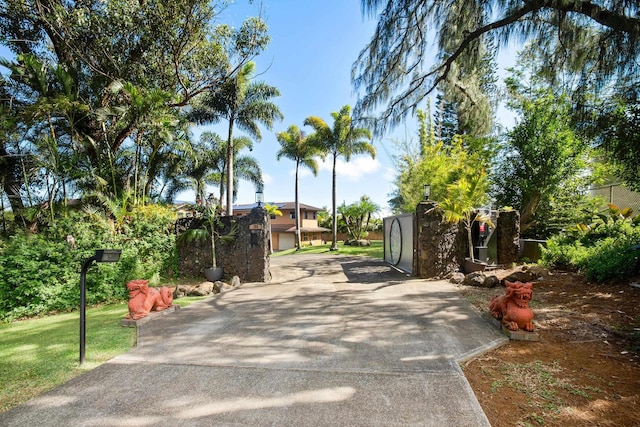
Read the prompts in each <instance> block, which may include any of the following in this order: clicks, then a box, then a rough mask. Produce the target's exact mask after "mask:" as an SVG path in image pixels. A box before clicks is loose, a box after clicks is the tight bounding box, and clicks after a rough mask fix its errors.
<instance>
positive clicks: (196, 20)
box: [0, 0, 269, 208]
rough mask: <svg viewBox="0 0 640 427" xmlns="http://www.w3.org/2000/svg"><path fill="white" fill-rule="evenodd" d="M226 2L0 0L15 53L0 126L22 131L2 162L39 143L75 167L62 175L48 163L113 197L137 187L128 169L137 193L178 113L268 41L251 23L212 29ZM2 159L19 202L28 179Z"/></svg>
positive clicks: (175, 132) (4, 31)
mask: <svg viewBox="0 0 640 427" xmlns="http://www.w3.org/2000/svg"><path fill="white" fill-rule="evenodd" d="M226 6H227V2H226V1H224V0H213V1H210V0H178V1H175V0H171V1H169V0H148V1H138V0H110V1H101V0H83V1H65V0H7V1H4V2H2V3H1V4H0V43H2V44H3V45H4V46H6V47H7V48H9V49H10V50H11V51H12V53H13V54H14V55H15V56H14V58H12V59H5V60H3V63H2V65H4V66H5V67H6V68H8V69H9V71H10V73H9V74H8V75H7V76H6V77H3V88H5V91H4V92H6V94H7V95H8V97H9V99H10V102H8V103H5V102H4V101H3V105H4V107H3V109H2V111H0V113H1V114H2V117H1V119H2V124H3V129H4V128H6V127H7V126H9V124H11V123H10V119H12V118H13V119H15V121H16V123H15V124H13V125H12V126H13V133H15V129H16V127H17V126H20V127H21V128H22V130H23V131H22V132H21V133H22V135H23V136H22V137H21V138H19V139H17V140H15V141H14V140H11V139H9V140H7V139H3V140H2V141H0V147H2V150H3V151H4V152H6V153H7V154H6V156H9V157H10V158H14V157H16V156H17V158H25V156H27V155H37V154H38V153H37V152H36V150H35V149H34V147H36V146H42V144H41V140H43V139H45V138H49V146H56V147H58V152H59V153H63V154H65V156H67V157H68V158H69V159H70V161H71V162H72V164H73V165H74V168H73V170H72V171H70V172H68V173H64V169H60V168H58V169H56V173H58V174H61V177H60V179H62V180H63V181H66V182H72V181H73V182H75V184H76V185H78V186H82V187H85V188H86V187H88V188H90V189H93V190H95V189H98V190H100V191H106V192H109V193H111V194H113V195H116V196H117V195H118V193H119V192H121V191H124V189H125V188H127V187H135V186H136V185H134V184H132V183H131V182H130V180H131V177H132V176H134V175H135V174H136V172H135V171H136V170H137V173H138V176H147V177H148V180H147V181H146V182H140V185H139V186H138V187H139V188H140V196H141V199H142V200H144V198H145V197H147V196H149V193H150V191H151V188H150V187H152V185H150V182H153V179H152V178H153V176H161V175H163V174H166V173H167V170H168V169H167V168H168V167H169V165H168V163H162V164H160V163H157V162H159V161H160V160H163V159H168V158H169V157H170V156H169V154H168V153H167V154H166V155H160V153H163V148H164V147H166V145H167V144H170V143H172V141H177V140H179V139H181V138H184V128H183V126H182V124H183V122H182V121H181V120H180V116H181V114H182V108H183V107H187V106H189V105H190V104H191V103H192V102H193V100H194V99H196V98H197V97H199V96H200V95H202V94H204V93H207V92H211V91H216V90H217V89H218V88H220V87H221V85H222V84H223V83H224V82H225V81H227V80H228V79H229V77H230V76H233V75H235V74H236V73H237V71H238V70H240V69H241V68H242V67H243V66H244V65H245V64H246V63H247V62H249V61H250V59H251V58H253V57H254V56H255V55H256V54H258V53H259V52H261V51H262V50H263V49H264V47H265V46H266V44H267V43H268V41H269V38H268V36H267V34H266V25H265V24H264V22H263V21H261V20H260V19H259V18H249V19H248V20H247V21H245V23H243V25H241V26H240V28H237V29H233V28H231V27H230V26H228V25H224V24H218V23H217V21H218V18H219V13H220V11H221V10H222V9H223V8H224V7H226ZM3 98H4V97H3ZM7 105H8V106H7ZM11 130H12V129H9V130H8V131H11ZM156 144H160V146H156ZM136 156H137V157H136ZM154 161H155V162H156V164H153V162H154ZM12 165H13V168H3V169H2V173H1V174H0V175H2V180H3V183H4V184H5V187H6V186H7V185H8V183H10V182H14V181H15V180H14V179H13V178H12V177H13V176H16V175H20V176H22V177H23V181H22V182H21V183H20V187H19V188H18V191H17V193H18V194H20V196H22V197H24V193H25V192H26V191H27V190H28V187H29V183H28V182H25V181H26V179H24V177H27V178H28V177H29V176H28V174H25V173H23V172H24V165H23V164H20V162H19V161H17V162H12V161H9V166H12ZM16 165H17V166H16ZM60 165H62V163H61V164H60ZM40 170H42V169H40ZM44 170H46V171H49V169H48V168H47V167H44ZM49 182H50V181H49ZM66 182H65V183H66ZM154 184H157V183H154ZM60 186H62V184H61V185H60ZM49 187H51V184H50V183H49ZM11 188H12V189H13V190H15V185H14V186H13V187H11ZM8 194H9V193H8ZM13 195H16V192H15V191H14V193H13ZM156 196H157V194H156ZM10 200H12V206H13V207H14V208H16V207H17V208H19V207H20V206H19V203H18V202H17V200H16V199H12V198H11V197H10ZM13 200H16V202H15V205H14V201H13Z"/></svg>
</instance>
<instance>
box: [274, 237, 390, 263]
mask: <svg viewBox="0 0 640 427" xmlns="http://www.w3.org/2000/svg"><path fill="white" fill-rule="evenodd" d="M330 247H331V243H327V244H325V245H314V246H305V247H303V248H302V249H301V250H299V251H296V250H295V249H287V250H285V251H279V252H275V253H274V254H272V255H271V256H272V257H279V256H285V255H297V254H322V253H330V254H333V255H335V254H338V255H357V256H370V257H373V258H379V259H382V258H383V257H384V247H383V243H382V240H372V241H371V246H363V247H359V246H345V245H343V244H342V243H341V242H338V250H337V251H330V250H329V248H330Z"/></svg>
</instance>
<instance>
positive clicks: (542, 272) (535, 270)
mask: <svg viewBox="0 0 640 427" xmlns="http://www.w3.org/2000/svg"><path fill="white" fill-rule="evenodd" d="M523 270H524V269H523ZM527 271H529V272H530V273H531V274H533V275H535V276H537V277H538V278H539V277H546V276H548V275H549V270H547V269H546V268H544V267H543V266H541V265H537V264H534V265H530V266H529V267H528V268H527Z"/></svg>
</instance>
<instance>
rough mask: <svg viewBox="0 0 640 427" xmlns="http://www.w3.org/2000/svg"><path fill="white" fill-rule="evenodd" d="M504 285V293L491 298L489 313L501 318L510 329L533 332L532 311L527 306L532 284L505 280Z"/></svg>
mask: <svg viewBox="0 0 640 427" xmlns="http://www.w3.org/2000/svg"><path fill="white" fill-rule="evenodd" d="M505 285H506V289H505V294H504V295H496V296H494V297H493V298H491V302H490V303H489V311H491V315H492V316H493V317H495V318H496V319H498V320H502V324H503V325H504V326H505V327H506V328H507V329H509V330H510V331H517V330H518V329H522V330H525V331H529V332H533V311H531V309H530V308H529V301H530V300H531V295H532V293H533V291H532V289H531V287H532V284H531V283H530V282H529V283H522V282H509V281H506V280H505Z"/></svg>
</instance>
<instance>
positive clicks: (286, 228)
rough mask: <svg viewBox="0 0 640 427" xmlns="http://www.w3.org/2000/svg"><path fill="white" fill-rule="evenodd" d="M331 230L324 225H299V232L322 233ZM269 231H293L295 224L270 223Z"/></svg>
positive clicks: (294, 230)
mask: <svg viewBox="0 0 640 427" xmlns="http://www.w3.org/2000/svg"><path fill="white" fill-rule="evenodd" d="M328 231H331V230H329V229H328V228H324V227H300V232H301V233H324V232H328ZM271 232H273V233H295V232H296V226H295V225H294V226H292V225H291V224H272V225H271Z"/></svg>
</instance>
